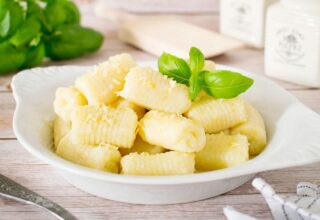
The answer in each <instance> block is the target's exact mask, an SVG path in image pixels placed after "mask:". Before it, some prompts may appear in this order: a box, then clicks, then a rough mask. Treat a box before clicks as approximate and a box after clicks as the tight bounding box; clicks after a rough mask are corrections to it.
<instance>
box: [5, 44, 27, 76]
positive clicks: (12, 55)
mask: <svg viewBox="0 0 320 220" xmlns="http://www.w3.org/2000/svg"><path fill="white" fill-rule="evenodd" d="M25 59H26V55H25V51H24V50H18V49H16V48H15V47H14V46H12V45H11V44H10V43H9V42H7V41H6V42H4V43H0V74H1V73H6V72H11V71H15V70H17V69H19V68H20V67H21V66H22V64H23V63H24V61H25Z"/></svg>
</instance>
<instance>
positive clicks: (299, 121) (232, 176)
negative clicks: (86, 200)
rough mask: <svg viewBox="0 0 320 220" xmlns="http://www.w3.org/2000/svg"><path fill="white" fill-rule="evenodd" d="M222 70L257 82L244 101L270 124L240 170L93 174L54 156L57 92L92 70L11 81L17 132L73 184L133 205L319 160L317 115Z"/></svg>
mask: <svg viewBox="0 0 320 220" xmlns="http://www.w3.org/2000/svg"><path fill="white" fill-rule="evenodd" d="M154 64H155V63H148V65H153V66H154ZM144 65H145V64H144ZM218 68H220V69H221V68H223V69H230V70H235V71H238V72H241V73H243V74H245V75H248V76H249V77H251V78H253V79H254V80H255V83H254V85H253V86H252V88H251V89H250V90H249V91H248V92H246V93H245V94H244V97H245V98H246V99H247V100H248V101H250V102H251V103H252V104H253V105H254V106H255V107H256V108H257V109H258V110H259V111H260V112H261V113H262V115H263V117H264V119H265V122H266V126H267V132H268V145H267V147H266V149H265V150H264V151H263V153H261V154H260V155H259V156H257V157H256V158H254V159H252V160H250V161H248V162H246V163H244V164H243V165H240V166H237V167H232V168H229V169H222V170H218V171H212V172H206V173H197V174H192V175H180V176H159V177H147V176H146V177H142V176H125V175H118V174H111V173H106V172H102V171H98V170H92V169H89V168H86V167H82V166H79V165H77V164H74V163H71V162H69V161H66V160H64V159H62V158H60V157H58V156H57V155H55V154H54V153H53V151H52V150H51V146H52V126H51V120H52V119H53V116H54V112H53V105H52V103H53V99H54V93H55V90H56V89H57V88H58V87H59V86H68V85H72V84H73V83H74V80H75V78H76V77H77V76H79V75H81V74H83V73H85V71H86V70H87V69H88V67H77V66H63V67H48V68H36V69H31V70H25V71H22V72H21V73H19V74H17V75H16V76H15V77H14V79H13V82H12V88H13V93H14V97H15V99H16V102H17V106H16V111H15V114H14V120H13V127H14V132H15V134H16V136H17V138H18V140H19V141H20V142H21V144H22V145H23V146H24V147H25V148H26V149H27V150H28V151H29V152H30V153H31V154H33V155H34V156H36V157H38V158H39V159H41V160H42V161H44V162H46V163H48V164H50V165H52V166H53V167H55V168H57V169H58V170H60V172H61V174H62V175H63V176H64V178H66V180H67V181H69V182H70V183H71V184H72V185H74V186H76V187H78V188H79V189H82V190H84V191H86V192H89V193H91V194H94V195H97V196H100V197H103V198H107V199H112V200H117V201H122V202H128V203H139V204H173V203H185V202H191V201H197V200H202V199H206V198H210V197H213V196H216V195H220V194H222V193H225V192H227V191H230V190H232V189H234V188H236V187H238V186H240V185H241V184H243V183H245V182H246V181H248V180H249V179H250V178H252V177H253V176H254V175H255V173H257V172H261V171H266V170H271V169H279V168H285V167H291V166H299V165H304V164H309V163H313V162H317V161H320V117H319V115H318V114H317V113H315V112H313V111H311V110H310V109H308V108H307V107H305V106H304V105H303V104H301V103H300V102H299V101H297V99H296V98H294V97H293V96H292V95H290V94H289V93H288V92H287V91H285V90H284V89H282V88H281V87H279V86H277V85H275V84H274V83H273V82H271V81H269V80H268V79H266V78H264V77H262V76H258V75H255V74H250V73H246V72H244V71H241V70H237V69H233V68H229V67H225V66H218Z"/></svg>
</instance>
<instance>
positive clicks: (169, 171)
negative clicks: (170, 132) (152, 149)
mask: <svg viewBox="0 0 320 220" xmlns="http://www.w3.org/2000/svg"><path fill="white" fill-rule="evenodd" d="M194 164H195V163H194V154H190V153H182V152H176V151H170V152H166V153H160V154H154V155H150V154H148V153H142V154H138V153H131V154H129V155H126V156H124V157H123V158H122V159H121V173H122V174H128V175H137V176H164V175H178V174H191V173H193V172H194V169H195V168H194V167H195V166H194Z"/></svg>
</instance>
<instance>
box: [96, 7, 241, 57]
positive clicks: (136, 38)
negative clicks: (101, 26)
mask: <svg viewBox="0 0 320 220" xmlns="http://www.w3.org/2000/svg"><path fill="white" fill-rule="evenodd" d="M96 13H97V14H98V15H99V16H100V17H103V18H107V19H112V20H116V21H118V24H119V27H118V35H119V38H120V39H121V40H122V41H124V42H126V43H129V44H131V45H133V46H135V47H138V48H140V49H142V50H144V51H147V52H149V53H151V54H154V55H156V56H160V55H161V54H162V53H163V52H164V51H166V52H169V53H172V54H175V55H176V56H180V57H184V58H187V57H188V52H189V48H190V47H192V46H195V47H198V48H199V49H200V50H201V51H202V52H203V54H204V56H205V57H206V58H208V57H213V56H217V55H220V54H223V53H225V52H227V51H229V50H233V49H236V48H240V47H243V46H244V43H243V42H240V41H238V40H235V39H231V38H229V37H226V36H224V35H221V34H219V33H217V32H213V31H210V30H207V29H204V28H201V27H198V26H195V25H192V24H189V23H187V22H183V21H180V20H177V19H175V18H172V17H167V16H148V17H146V16H136V15H132V14H128V13H125V12H120V11H115V10H108V9H106V8H102V7H100V6H99V7H98V6H97V7H96Z"/></svg>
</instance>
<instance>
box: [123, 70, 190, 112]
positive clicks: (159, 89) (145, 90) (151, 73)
mask: <svg viewBox="0 0 320 220" xmlns="http://www.w3.org/2000/svg"><path fill="white" fill-rule="evenodd" d="M119 95H120V96H121V97H123V98H125V99H127V100H129V101H131V102H133V103H135V104H137V105H140V106H143V107H145V108H146V109H149V110H151V109H154V110H159V111H164V112H170V113H183V112H186V111H187V110H188V108H189V107H190V105H191V101H190V100H189V97H188V88H187V87H186V86H185V85H182V84H179V83H176V82H175V81H174V80H172V79H169V78H168V77H166V76H164V75H162V74H161V73H159V72H158V71H156V70H153V69H152V68H148V67H136V68H132V69H131V70H130V72H129V74H128V76H127V77H126V82H125V85H124V89H123V90H122V91H121V92H120V93H119Z"/></svg>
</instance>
